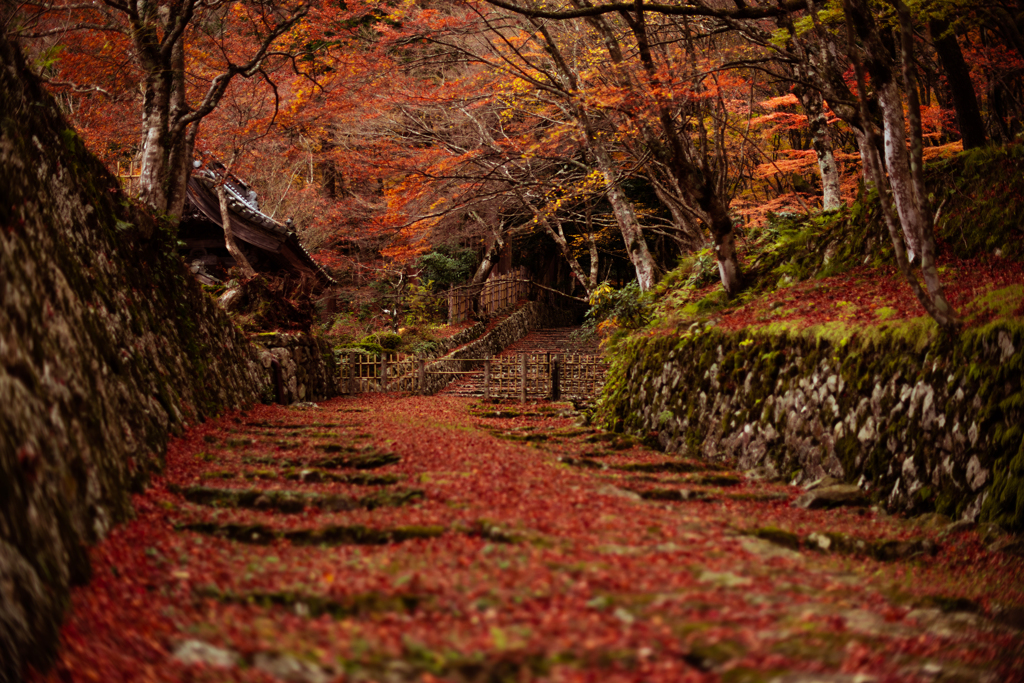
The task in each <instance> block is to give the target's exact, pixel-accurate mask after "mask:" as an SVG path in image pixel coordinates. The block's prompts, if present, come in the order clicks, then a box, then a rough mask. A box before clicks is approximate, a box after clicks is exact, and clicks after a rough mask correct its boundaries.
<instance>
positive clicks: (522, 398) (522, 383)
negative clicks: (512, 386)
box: [519, 353, 526, 403]
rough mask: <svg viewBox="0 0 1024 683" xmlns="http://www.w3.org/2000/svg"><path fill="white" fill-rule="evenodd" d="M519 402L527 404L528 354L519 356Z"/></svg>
mask: <svg viewBox="0 0 1024 683" xmlns="http://www.w3.org/2000/svg"><path fill="white" fill-rule="evenodd" d="M519 402H520V403H526V354H525V353H521V354H519Z"/></svg>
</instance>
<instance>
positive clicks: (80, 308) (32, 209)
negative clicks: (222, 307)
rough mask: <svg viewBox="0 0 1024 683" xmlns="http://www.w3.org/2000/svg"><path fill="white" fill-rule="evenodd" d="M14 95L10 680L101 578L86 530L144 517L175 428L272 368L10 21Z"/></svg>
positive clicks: (3, 307)
mask: <svg viewBox="0 0 1024 683" xmlns="http://www.w3.org/2000/svg"><path fill="white" fill-rule="evenodd" d="M0 102H3V105H2V107H0V681H7V680H19V679H20V678H21V676H22V675H23V673H24V670H25V666H26V665H32V666H34V667H37V668H42V667H45V666H46V664H47V662H48V661H49V660H50V659H51V658H52V655H53V653H54V650H55V647H56V644H57V638H58V633H59V628H60V624H61V619H62V616H63V611H64V608H65V606H66V604H67V601H68V597H69V589H70V586H71V585H73V584H76V583H81V582H84V581H86V580H87V579H88V577H89V563H88V555H87V552H86V550H85V546H86V545H87V544H89V543H92V542H95V541H96V540H98V539H100V538H102V537H103V536H104V534H106V533H107V531H108V530H109V529H110V528H111V526H112V525H113V524H116V523H117V522H120V521H122V520H124V519H126V518H128V517H129V516H130V514H131V500H130V495H131V492H132V491H133V490H139V489H140V488H141V487H142V486H143V485H144V483H145V482H146V480H147V476H148V475H149V473H150V472H152V471H153V470H155V469H156V468H158V467H159V466H160V464H161V460H162V457H163V453H164V452H165V447H166V443H167V439H168V435H169V434H171V433H175V432H180V431H181V430H182V429H184V428H185V427H187V426H188V425H190V424H194V423H196V422H197V421H199V420H202V419H203V418H204V417H205V416H208V415H212V414H214V413H216V412H218V411H221V410H223V409H224V408H226V407H232V406H242V405H244V404H248V403H252V402H253V401H255V400H257V399H258V398H260V396H261V395H262V394H263V393H264V392H265V387H266V383H267V376H266V374H265V373H264V372H263V368H262V367H261V366H260V364H259V362H258V359H257V355H256V351H255V348H254V346H253V345H252V344H250V343H249V342H248V341H247V340H246V339H245V337H244V336H243V335H242V334H241V333H240V332H238V331H237V330H236V329H235V328H234V326H233V325H232V324H231V323H230V322H229V321H228V319H227V318H226V317H225V315H224V314H222V313H221V312H220V311H219V310H218V309H217V307H216V305H215V304H214V303H213V301H212V300H211V299H210V298H209V297H207V296H206V295H205V294H203V293H202V292H201V291H200V288H199V286H198V285H197V284H196V283H195V282H194V281H193V280H192V278H191V277H190V276H189V275H188V273H187V272H186V270H185V268H184V266H183V265H182V263H181V260H180V258H179V257H178V256H177V254H176V251H177V250H176V248H175V239H174V236H173V234H172V232H171V231H170V230H167V229H166V228H165V227H164V226H162V225H161V224H159V223H157V222H155V221H154V219H153V218H152V217H150V216H149V215H147V213H146V212H144V211H139V210H136V209H135V208H134V207H133V206H132V205H131V204H130V203H129V202H128V201H127V199H126V198H125V197H124V195H123V194H122V193H121V192H120V189H119V187H118V183H117V180H116V179H115V178H113V177H112V176H111V175H110V174H109V173H108V172H107V171H106V170H105V169H104V167H103V166H102V165H101V164H100V163H99V162H98V161H97V160H96V159H95V158H94V157H92V156H91V155H90V154H88V153H87V152H86V151H85V149H84V146H83V144H82V141H81V139H80V138H79V137H78V136H77V135H76V134H75V132H74V131H73V130H72V129H71V128H70V127H69V126H68V124H67V123H66V121H65V120H64V119H63V117H62V116H61V115H60V113H59V111H58V110H57V107H56V106H55V104H54V102H53V100H52V99H51V98H50V97H48V96H47V95H45V94H44V93H43V92H42V91H41V89H40V88H39V85H38V83H37V82H36V81H35V79H34V78H33V77H32V75H31V74H30V73H29V72H28V70H27V69H26V67H25V65H24V62H23V60H22V58H21V56H20V55H19V54H18V53H17V51H16V49H15V48H14V47H13V46H12V45H11V44H9V43H8V42H7V41H6V40H5V39H4V38H3V36H2V35H0ZM143 227H146V228H147V229H146V230H143V229H142V228H143ZM150 231H151V234H152V237H150V238H146V237H144V235H145V234H146V233H147V232H150Z"/></svg>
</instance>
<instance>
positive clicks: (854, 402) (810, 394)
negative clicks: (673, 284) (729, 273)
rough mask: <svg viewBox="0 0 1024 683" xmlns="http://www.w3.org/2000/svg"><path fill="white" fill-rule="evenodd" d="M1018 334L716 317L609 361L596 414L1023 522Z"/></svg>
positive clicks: (764, 465)
mask: <svg viewBox="0 0 1024 683" xmlns="http://www.w3.org/2000/svg"><path fill="white" fill-rule="evenodd" d="M1022 346H1024V332H1022V328H1021V327H1020V326H1009V325H1004V326H1002V327H1000V326H990V327H989V328H986V329H983V330H977V331H971V332H968V333H965V334H964V335H962V336H961V337H960V338H959V339H957V340H946V341H941V340H940V341H935V342H933V343H931V345H930V346H928V347H927V348H924V349H918V348H915V347H914V346H913V345H912V344H909V343H907V342H903V341H900V340H898V339H896V338H889V337H885V336H882V337H880V338H876V339H872V340H858V339H857V338H856V337H854V338H852V339H849V340H844V341H842V342H840V343H833V342H829V341H827V340H825V339H821V338H814V337H813V336H799V335H794V336H787V335H773V334H767V333H764V334H755V335H749V334H747V333H743V332H740V333H723V332H719V331H716V330H714V329H713V328H708V329H700V328H696V329H695V330H692V331H689V332H686V333H683V334H679V335H667V336H650V337H643V338H637V339H633V340H631V341H629V342H627V344H626V345H625V348H624V349H623V351H622V353H621V354H620V355H619V358H618V360H617V361H616V362H614V364H613V367H612V370H611V371H610V373H609V376H608V380H607V383H606V390H605V397H604V399H603V411H604V419H605V420H606V421H607V423H608V424H610V425H612V426H614V427H616V428H619V429H623V428H624V429H627V430H629V431H632V432H636V433H641V434H644V435H648V434H652V433H653V434H656V436H657V438H658V440H659V441H660V443H661V444H662V446H664V447H665V449H666V450H668V451H675V452H679V453H687V454H691V455H699V456H702V457H704V458H707V459H709V460H724V459H735V460H736V462H737V463H738V464H739V466H740V467H742V468H744V469H746V470H753V471H757V472H759V473H761V474H762V475H764V476H768V477H772V478H779V479H783V480H786V481H795V482H797V483H801V482H808V481H811V480H814V479H817V478H820V477H823V476H825V475H829V476H832V477H835V478H839V479H843V480H845V481H847V482H850V483H855V484H857V485H859V486H860V487H861V488H862V489H864V490H866V491H868V492H870V493H871V495H872V496H873V497H874V498H875V499H876V500H877V501H878V502H879V503H881V504H883V505H885V506H887V507H888V508H889V509H890V510H894V511H903V512H907V513H917V512H926V511H931V510H938V511H939V512H942V513H945V514H948V515H950V516H953V517H957V518H963V519H968V520H977V519H979V518H981V519H983V520H985V521H993V522H997V523H999V524H1001V525H1003V526H1004V527H1005V528H1007V529H1011V530H1017V531H1020V530H1021V528H1020V527H1021V524H1022V521H1024V520H1022V516H1024V434H1022V429H1021V426H1022V425H1024V392H1022V387H1021V377H1022V374H1024V372H1022V370H1024V361H1022V354H1021V347H1022Z"/></svg>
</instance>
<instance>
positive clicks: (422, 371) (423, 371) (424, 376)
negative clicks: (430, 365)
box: [417, 358, 427, 396]
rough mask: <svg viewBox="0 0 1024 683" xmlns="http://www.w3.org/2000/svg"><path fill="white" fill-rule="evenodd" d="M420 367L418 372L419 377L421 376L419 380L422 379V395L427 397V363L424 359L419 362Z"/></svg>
mask: <svg viewBox="0 0 1024 683" xmlns="http://www.w3.org/2000/svg"><path fill="white" fill-rule="evenodd" d="M418 365H419V367H418V368H417V371H418V373H419V376H420V377H419V379H420V393H421V394H423V395H424V396H426V395H427V361H426V360H425V359H423V358H420V359H419V361H418Z"/></svg>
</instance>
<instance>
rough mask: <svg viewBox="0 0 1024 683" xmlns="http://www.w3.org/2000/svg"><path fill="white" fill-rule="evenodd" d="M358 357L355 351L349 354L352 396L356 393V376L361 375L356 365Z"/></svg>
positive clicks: (349, 383) (349, 387)
mask: <svg viewBox="0 0 1024 683" xmlns="http://www.w3.org/2000/svg"><path fill="white" fill-rule="evenodd" d="M358 355H359V354H358V353H356V352H355V351H352V352H351V353H349V354H348V393H350V394H354V393H356V383H357V380H356V376H357V375H358V374H359V373H358V370H359V368H358V366H357V365H356V356H358Z"/></svg>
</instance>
